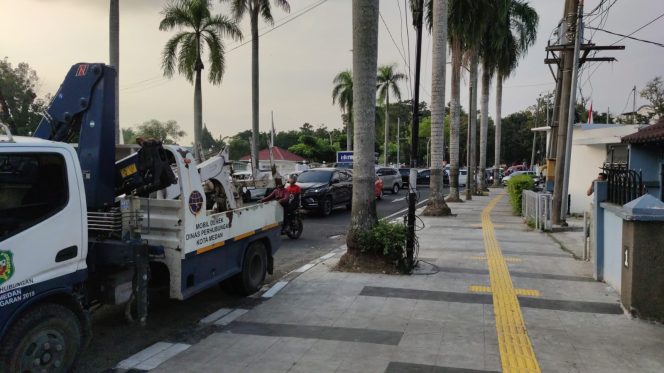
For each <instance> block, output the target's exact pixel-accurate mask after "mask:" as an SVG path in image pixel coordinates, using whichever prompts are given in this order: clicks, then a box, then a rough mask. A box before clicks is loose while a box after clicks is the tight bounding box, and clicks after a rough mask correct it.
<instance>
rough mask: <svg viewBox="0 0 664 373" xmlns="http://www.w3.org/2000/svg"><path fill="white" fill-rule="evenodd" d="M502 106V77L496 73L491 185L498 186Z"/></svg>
mask: <svg viewBox="0 0 664 373" xmlns="http://www.w3.org/2000/svg"><path fill="white" fill-rule="evenodd" d="M502 108H503V77H502V75H500V74H498V77H497V79H496V145H495V158H494V167H495V168H494V170H493V186H495V187H499V186H500V180H498V179H499V177H500V173H499V172H498V168H499V167H500V125H501V123H500V122H501V119H502V117H501V115H502V114H501V111H502Z"/></svg>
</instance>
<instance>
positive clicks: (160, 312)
mask: <svg viewBox="0 0 664 373" xmlns="http://www.w3.org/2000/svg"><path fill="white" fill-rule="evenodd" d="M418 193H419V198H418V200H419V202H418V204H422V203H424V202H425V200H426V198H428V195H429V190H428V188H420V189H419V191H418ZM405 197H406V191H404V190H402V191H401V192H400V193H398V194H396V195H392V194H390V193H389V192H387V193H386V194H385V196H384V197H383V199H382V200H378V201H376V211H377V213H378V217H379V218H385V217H387V218H389V219H390V220H392V219H397V218H399V217H402V216H403V215H404V214H405V213H406V209H407V207H408V206H407V201H406V198H405ZM303 215H304V219H303V220H304V232H303V233H302V236H301V237H300V238H299V239H297V240H291V239H289V238H288V237H286V236H282V237H283V238H282V239H283V242H282V246H281V248H280V249H279V251H278V252H277V254H276V256H275V271H274V274H273V275H272V276H268V278H267V279H266V282H268V283H273V282H276V281H278V280H279V279H280V278H281V277H282V276H283V275H284V274H286V273H288V272H290V271H292V270H294V269H296V268H299V267H300V266H302V265H304V264H306V263H308V262H310V261H312V260H314V259H316V258H318V257H320V256H322V255H325V254H327V253H328V252H330V251H331V250H334V249H336V248H339V247H340V246H342V245H344V243H345V234H346V231H347V230H348V224H349V222H350V211H349V210H347V209H345V208H344V207H339V208H336V209H335V210H334V211H333V212H332V214H331V215H330V216H328V217H321V216H319V215H318V214H315V213H305V214H303ZM260 302H261V299H257V298H242V297H238V296H234V295H230V294H227V293H225V292H224V291H223V290H222V289H221V288H218V287H213V288H211V289H208V290H207V291H204V292H202V293H200V294H198V295H196V296H194V297H192V298H190V299H188V300H186V301H175V300H170V299H166V298H152V299H151V301H150V310H149V312H150V315H149V319H148V323H147V325H146V326H144V327H140V326H137V325H131V324H128V323H127V322H126V321H125V320H124V312H123V309H122V307H103V308H101V309H99V310H97V311H96V312H95V313H94V314H93V325H92V327H93V340H92V343H91V345H90V346H89V347H88V349H87V350H86V351H85V352H84V354H83V356H82V357H81V364H80V368H79V371H80V372H103V371H107V370H110V369H111V368H113V367H115V365H116V364H117V363H118V362H119V361H121V360H123V359H125V358H127V357H129V356H131V355H133V354H134V353H136V352H138V351H140V350H142V349H144V348H146V347H148V346H150V345H152V344H154V343H156V342H159V341H179V342H185V343H186V342H190V343H195V342H196V341H198V340H199V339H200V338H202V337H204V336H205V335H204V334H205V333H209V332H210V331H209V330H207V329H205V330H204V329H201V328H199V327H198V326H197V323H198V321H199V320H200V319H201V318H203V317H205V316H207V315H208V314H210V313H212V312H214V311H216V310H218V309H219V308H238V307H241V308H251V307H253V306H255V305H256V304H258V303H260ZM201 334H203V335H201Z"/></svg>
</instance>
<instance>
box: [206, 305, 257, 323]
mask: <svg viewBox="0 0 664 373" xmlns="http://www.w3.org/2000/svg"><path fill="white" fill-rule="evenodd" d="M247 312H249V310H245V309H242V308H237V309H235V310H233V311H232V312H230V313H228V314H227V315H226V316H224V317H222V318H221V319H219V320H217V321H215V322H214V324H215V325H228V324H230V323H232V322H233V321H235V319H237V318H238V317H240V316H242V315H244V314H245V313H247Z"/></svg>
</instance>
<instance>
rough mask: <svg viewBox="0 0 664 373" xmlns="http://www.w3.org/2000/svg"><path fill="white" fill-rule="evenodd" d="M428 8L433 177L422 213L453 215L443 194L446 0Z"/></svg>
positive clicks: (430, 4) (429, 5)
mask: <svg viewBox="0 0 664 373" xmlns="http://www.w3.org/2000/svg"><path fill="white" fill-rule="evenodd" d="M432 3H433V1H430V2H429V4H428V9H429V10H431V8H433V9H432V11H433V13H432V14H431V16H430V17H427V23H428V24H430V25H431V36H432V55H433V57H432V62H431V66H432V69H431V70H432V72H431V75H432V77H431V179H429V190H430V193H429V201H428V202H427V207H426V208H425V209H424V212H423V214H424V215H426V216H447V215H451V213H452V212H451V211H450V208H449V207H448V206H447V204H446V203H445V196H444V195H443V187H444V184H443V183H444V181H443V180H444V178H443V172H444V170H443V158H444V155H445V151H444V149H445V132H444V130H443V129H444V122H445V70H446V66H447V65H446V63H447V0H441V1H439V2H437V3H436V4H440V6H436V7H433V4H432Z"/></svg>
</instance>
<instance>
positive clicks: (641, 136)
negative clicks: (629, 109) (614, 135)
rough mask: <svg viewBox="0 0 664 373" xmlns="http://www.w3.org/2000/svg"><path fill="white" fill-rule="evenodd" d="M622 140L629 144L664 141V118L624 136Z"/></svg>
mask: <svg viewBox="0 0 664 373" xmlns="http://www.w3.org/2000/svg"><path fill="white" fill-rule="evenodd" d="M621 141H622V142H623V143H627V144H647V143H654V142H664V118H662V119H660V120H659V121H658V122H657V123H655V124H651V125H649V126H647V127H643V128H641V129H640V130H638V131H637V132H634V133H632V134H630V135H627V136H623V137H622V139H621Z"/></svg>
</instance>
